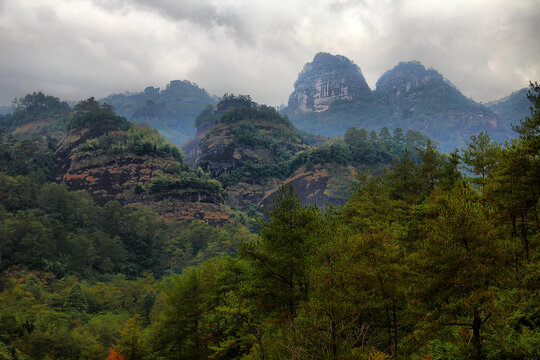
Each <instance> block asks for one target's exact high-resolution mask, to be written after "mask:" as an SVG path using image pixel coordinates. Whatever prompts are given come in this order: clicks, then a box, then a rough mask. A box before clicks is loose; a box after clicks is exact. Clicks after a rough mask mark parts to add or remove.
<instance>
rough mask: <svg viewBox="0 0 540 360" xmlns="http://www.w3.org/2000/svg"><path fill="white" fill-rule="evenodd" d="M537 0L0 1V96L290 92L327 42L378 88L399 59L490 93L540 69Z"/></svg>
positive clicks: (274, 97) (277, 97)
mask: <svg viewBox="0 0 540 360" xmlns="http://www.w3.org/2000/svg"><path fill="white" fill-rule="evenodd" d="M539 9H540V0H485V1H480V0H448V1H433V0H400V1H383V0H363V1H361V0H357V1H353V0H333V1H317V0H298V1H295V0H285V1H282V0H270V1H266V0H265V1H263V0H260V1H257V0H222V1H219V0H213V1H212V0H181V1H172V0H171V1H166V0H155V1H152V0H146V1H145V0H85V1H83V0H81V1H75V0H39V1H38V0H0V49H1V50H0V51H1V52H0V54H1V55H0V105H2V104H9V103H10V102H11V100H12V99H13V98H14V97H19V96H23V95H24V94H26V93H28V92H31V91H37V90H41V91H44V92H46V93H47V94H52V95H55V96H58V97H61V98H62V99H68V100H77V99H83V98H87V97H89V96H95V97H97V98H100V97H104V96H106V95H108V94H111V93H118V92H124V91H126V90H128V91H141V90H142V89H144V87H146V86H149V85H152V86H156V87H164V85H165V84H166V83H168V82H169V81H170V80H174V79H180V80H183V79H187V80H190V81H193V82H196V83H197V84H198V85H199V86H200V87H203V88H205V89H206V90H207V91H208V92H209V93H210V94H215V95H222V94H223V93H224V92H229V93H240V94H250V95H251V96H252V97H253V98H254V100H255V101H257V102H260V103H266V104H270V105H279V104H281V103H286V102H287V99H288V96H289V94H290V93H291V91H292V89H293V83H294V81H295V80H296V76H297V74H298V73H299V72H300V71H301V70H302V67H303V65H304V64H305V63H306V62H308V61H311V60H312V59H313V56H314V55H315V53H317V52H320V51H325V52H330V53H333V54H340V55H344V56H346V57H348V58H349V59H351V60H352V61H354V62H355V63H356V64H357V65H359V66H360V68H361V69H362V72H363V74H364V76H365V78H366V80H367V81H368V83H369V85H370V86H371V88H372V89H374V88H375V83H376V81H377V79H378V78H379V77H380V76H381V75H382V74H383V73H384V72H385V71H387V70H389V69H391V68H392V67H394V66H395V65H397V64H398V63H399V62H400V61H406V60H413V59H414V60H418V61H420V62H422V63H423V64H424V65H425V66H426V67H432V68H434V69H436V70H438V71H439V72H440V73H441V74H442V75H443V76H445V77H446V78H447V79H449V80H450V81H451V82H452V83H454V84H455V85H456V86H457V87H458V88H459V89H460V90H461V91H462V92H463V93H464V94H465V95H466V96H469V97H471V98H473V99H474V100H477V101H490V100H495V99H499V98H501V97H503V96H506V95H509V94H510V93H511V92H513V91H515V90H517V89H519V88H522V87H525V86H527V84H528V81H529V80H533V81H535V80H540V41H539V39H538V37H539V34H540V11H539Z"/></svg>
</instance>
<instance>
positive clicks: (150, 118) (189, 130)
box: [100, 80, 215, 144]
mask: <svg viewBox="0 0 540 360" xmlns="http://www.w3.org/2000/svg"><path fill="white" fill-rule="evenodd" d="M100 102H101V103H108V104H111V105H113V107H114V109H115V112H116V113H118V114H119V115H122V116H125V117H126V118H128V119H129V120H130V121H132V122H134V123H137V124H146V125H148V126H150V127H153V128H155V129H157V130H158V131H159V132H160V133H161V134H162V135H163V136H165V137H166V138H167V139H169V140H170V141H173V142H175V143H176V144H181V143H183V142H185V141H186V140H187V139H189V138H190V137H192V136H194V135H195V131H196V129H195V125H194V121H195V118H196V117H197V116H198V115H199V114H200V113H201V112H202V111H203V110H204V108H205V107H206V106H207V105H208V104H211V103H214V102H215V99H213V98H212V97H211V96H210V95H209V94H208V93H207V92H206V90H204V89H202V88H200V87H199V86H198V85H197V84H195V83H193V82H190V81H188V80H183V81H180V80H173V81H171V82H170V83H169V84H167V86H166V88H165V89H163V90H161V89H160V88H156V87H153V86H148V87H147V88H145V89H144V91H142V92H140V93H133V94H131V93H127V94H113V95H109V96H107V97H105V98H103V99H101V100H100Z"/></svg>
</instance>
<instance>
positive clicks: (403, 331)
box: [0, 109, 540, 360]
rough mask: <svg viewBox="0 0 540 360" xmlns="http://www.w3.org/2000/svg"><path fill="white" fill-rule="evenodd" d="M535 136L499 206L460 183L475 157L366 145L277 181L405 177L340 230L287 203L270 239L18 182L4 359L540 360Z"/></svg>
mask: <svg viewBox="0 0 540 360" xmlns="http://www.w3.org/2000/svg"><path fill="white" fill-rule="evenodd" d="M535 111H536V110H534V109H533V112H532V116H533V117H534V116H536V112H535ZM529 125H531V124H528V125H523V126H526V127H527V129H528V130H526V131H525V129H523V130H524V132H523V134H522V136H521V137H520V138H519V139H517V140H515V141H513V142H512V143H510V144H507V145H506V146H505V147H504V148H503V149H502V150H501V152H500V154H499V158H498V161H497V162H496V163H495V164H494V165H493V168H492V170H491V173H490V176H486V178H485V183H484V186H483V187H482V188H481V189H480V190H481V191H480V190H478V188H476V187H474V186H472V184H471V183H470V180H469V179H467V178H463V177H462V175H461V174H460V173H459V170H458V169H459V166H460V157H459V154H458V153H457V151H456V152H453V153H451V154H449V155H444V154H440V153H439V152H438V151H437V149H436V146H435V144H434V143H432V142H431V141H429V140H427V141H425V142H424V140H425V139H424V138H423V137H420V136H418V134H414V133H409V134H407V135H403V132H402V131H401V132H400V131H398V130H396V131H394V134H393V136H392V135H389V132H386V131H383V132H380V133H379V134H377V133H375V134H374V133H368V132H367V131H365V130H355V129H352V130H350V131H349V132H348V134H347V136H346V137H345V140H344V141H341V140H338V141H334V142H329V143H327V144H324V145H322V146H320V147H318V148H316V149H314V150H308V151H305V152H302V153H300V154H298V155H297V156H291V157H290V158H288V159H287V161H280V162H277V163H274V164H272V166H277V165H276V164H287V166H285V167H284V168H283V169H279V168H277V167H276V168H274V169H273V170H275V171H276V172H277V171H283V173H286V171H290V169H291V168H292V167H293V166H292V165H291V164H292V163H293V161H297V163H294V164H295V165H294V166H298V164H307V163H309V162H311V163H324V162H326V163H327V162H343V163H348V162H350V161H354V157H355V156H356V155H355V153H354V151H358V150H359V149H361V148H362V147H366V146H372V149H377V148H378V149H379V150H380V151H382V153H387V154H392V155H391V156H390V158H391V159H394V163H393V164H392V165H389V166H387V169H386V170H385V171H382V172H379V173H373V174H368V173H362V174H360V175H359V176H358V179H357V182H356V186H355V188H354V190H353V194H352V195H351V197H350V199H349V201H348V202H347V204H346V205H345V206H344V207H341V208H330V209H329V210H328V211H327V212H326V213H324V214H323V213H321V212H320V211H319V210H318V209H317V208H309V207H302V206H301V205H300V202H299V199H298V197H297V196H296V195H295V194H294V191H293V189H292V188H290V187H281V188H280V190H279V193H278V196H277V197H276V200H275V202H274V204H273V208H272V210H270V212H269V214H268V216H269V218H268V219H267V220H266V221H261V222H260V231H259V233H258V234H257V235H255V234H251V233H249V232H248V231H247V229H245V228H243V227H241V226H239V225H238V224H231V225H226V226H222V227H213V226H210V225H208V224H205V223H202V222H192V223H189V224H188V223H180V222H176V221H171V220H167V221H165V220H164V219H162V218H160V217H159V216H157V214H156V213H154V212H153V211H151V210H149V209H146V208H142V207H141V208H136V209H133V208H129V207H125V206H122V205H120V204H119V203H117V202H114V201H113V202H109V203H107V204H106V205H105V206H103V207H100V206H98V205H96V204H95V203H94V202H93V201H92V200H91V198H90V197H89V196H88V195H85V194H81V193H73V192H69V191H67V189H66V187H65V186H63V185H59V184H51V183H46V184H41V183H40V182H39V181H38V180H37V179H36V178H35V177H29V176H11V175H7V174H5V173H0V185H1V186H0V270H1V271H2V276H1V277H0V304H2V306H1V307H0V358H5V359H30V358H32V359H50V358H62V359H70V360H71V359H74V360H75V359H77V360H79V359H103V358H106V357H107V355H108V354H111V355H110V356H112V355H114V354H117V353H116V350H118V353H121V354H122V357H124V358H126V359H155V358H156V359H157V358H171V359H176V358H182V359H201V358H213V359H238V358H245V359H256V358H257V359H258V358H265V359H280V358H293V359H389V358H393V359H429V358H431V359H471V358H472V359H536V358H538V357H539V355H540V354H539V352H538V349H540V346H539V345H540V332H539V330H538V329H539V325H538V324H539V319H540V316H539V311H538V302H539V300H540V299H539V292H538V281H539V279H540V271H539V266H538V264H539V262H538V260H539V255H538V250H539V243H540V236H539V232H538V229H539V226H538V215H537V214H538V206H539V205H540V202H539V192H538V189H539V186H538V185H539V183H538V179H539V178H540V177H539V176H538V156H537V152H536V153H535V152H534V149H535V146H536V145H535V144H536V141H537V138H536V135H534V134H535V133H534V129H533V125H534V124H533V125H531V126H529ZM531 129H533V130H531ZM133 134H137V132H136V131H135V132H133ZM145 134H146V133H145V132H144V131H142V136H141V137H140V139H145V136H147V135H148V136H149V138H150V139H152V136H154V135H152V134H147V135H145ZM531 134H532V135H531ZM137 136H138V135H137ZM479 137H480V135H479V136H478V137H477V138H476V139H477V140H478V138H479ZM144 141H145V140H143V141H142V142H144ZM413 144H415V147H417V149H411V148H410V147H411V146H412V145H413ZM90 145H91V146H94V145H95V144H89V146H90ZM379 150H377V151H379ZM250 166H251V167H246V169H256V170H257V171H261V173H263V174H266V173H265V171H269V170H268V169H270V168H269V167H268V168H264V167H261V168H257V167H256V164H252V165H250ZM338 166H340V165H337V164H336V167H338ZM14 175H16V173H15V174H14ZM158 175H159V176H156V180H158V179H160V181H162V183H161V184H160V183H159V182H158V181H156V183H155V184H154V185H153V186H158V187H160V186H161V187H162V189H161V190H163V191H170V190H171V189H184V187H185V186H188V185H186V184H187V183H189V181H201V182H204V181H209V179H208V178H207V176H206V175H205V174H204V173H203V172H202V171H189V170H187V169H186V168H184V166H183V164H181V163H180V162H179V161H173V162H171V163H170V164H169V165H167V166H165V167H164V168H163V171H162V172H161V173H159V174H158ZM190 176H192V177H194V178H193V179H195V178H197V179H198V180H193V179H192V178H190ZM178 179H186V180H185V181H186V183H183V184H177V183H175V181H177V180H178ZM169 181H170V182H171V183H172V185H170V184H168V183H167V182H169ZM177 186H178V187H177ZM189 186H191V185H189ZM196 186H197V187H198V188H200V187H202V186H204V185H202V183H197V184H196ZM161 190H159V191H161ZM138 191H139V192H140V193H141V194H142V195H143V196H144V194H146V193H147V192H151V191H153V190H152V187H151V186H148V187H146V186H144V187H143V186H142V185H141V186H140V189H139V190H138ZM240 244H242V245H240ZM239 246H240V248H241V252H240V253H241V256H240V257H239V258H238V257H237V248H238V247H239ZM25 268H26V269H30V270H26V269H25ZM74 275H75V276H74ZM154 276H156V278H154ZM109 349H113V350H111V351H110V352H109ZM114 349H116V350H114ZM117 358H118V357H117Z"/></svg>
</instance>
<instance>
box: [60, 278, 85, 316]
mask: <svg viewBox="0 0 540 360" xmlns="http://www.w3.org/2000/svg"><path fill="white" fill-rule="evenodd" d="M86 310H88V301H87V300H86V296H84V294H83V291H82V289H81V285H79V284H78V283H77V284H75V285H73V286H72V287H71V289H70V290H69V292H68V293H67V295H66V300H65V301H64V311H65V312H67V313H71V314H76V315H78V314H84V313H85V312H86Z"/></svg>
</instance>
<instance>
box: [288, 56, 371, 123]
mask: <svg viewBox="0 0 540 360" xmlns="http://www.w3.org/2000/svg"><path fill="white" fill-rule="evenodd" d="M366 97H368V98H369V97H372V94H371V90H370V88H369V86H368V85H367V83H366V80H365V79H364V76H363V75H362V72H361V71H360V68H359V67H358V66H357V65H355V64H354V63H353V62H351V61H350V60H349V59H347V58H346V57H344V56H339V55H337V56H333V55H330V54H328V53H319V54H317V55H315V58H314V59H313V61H312V62H310V63H307V64H306V65H305V66H304V69H303V70H302V72H301V73H300V74H299V75H298V80H297V81H296V82H295V84H294V92H293V93H292V94H291V96H290V97H289V109H290V110H292V111H295V112H302V113H308V112H321V111H325V110H328V107H329V106H330V104H332V103H333V102H334V101H336V100H340V99H344V100H349V101H355V100H359V99H364V98H366Z"/></svg>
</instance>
